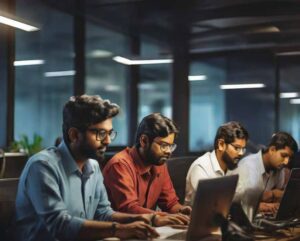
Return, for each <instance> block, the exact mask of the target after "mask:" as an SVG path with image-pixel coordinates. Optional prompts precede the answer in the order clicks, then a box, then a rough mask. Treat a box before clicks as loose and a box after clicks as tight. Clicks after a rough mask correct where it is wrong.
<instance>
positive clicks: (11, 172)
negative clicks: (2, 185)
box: [0, 152, 28, 178]
mask: <svg viewBox="0 0 300 241" xmlns="http://www.w3.org/2000/svg"><path fill="white" fill-rule="evenodd" d="M3 155H4V156H3ZM27 160H28V156H27V155H26V154H24V153H19V152H16V153H10V152H8V153H7V152H6V153H3V152H2V153H0V178H18V177H20V175H21V172H22V170H23V168H24V166H25V164H26V162H27Z"/></svg>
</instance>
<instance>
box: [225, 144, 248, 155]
mask: <svg viewBox="0 0 300 241" xmlns="http://www.w3.org/2000/svg"><path fill="white" fill-rule="evenodd" d="M229 145H231V146H232V147H233V148H234V150H235V151H236V152H237V153H240V152H242V154H244V153H245V152H246V147H240V146H236V145H234V144H232V143H229Z"/></svg>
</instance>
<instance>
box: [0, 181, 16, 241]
mask: <svg viewBox="0 0 300 241" xmlns="http://www.w3.org/2000/svg"><path fill="white" fill-rule="evenodd" d="M18 183H19V178H5V179H0V237H1V241H6V240H7V241H8V240H12V238H11V236H12V230H10V228H11V225H12V222H13V217H14V214H15V201H16V195H17V189H18Z"/></svg>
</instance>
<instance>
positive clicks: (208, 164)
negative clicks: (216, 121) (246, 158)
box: [185, 121, 248, 205]
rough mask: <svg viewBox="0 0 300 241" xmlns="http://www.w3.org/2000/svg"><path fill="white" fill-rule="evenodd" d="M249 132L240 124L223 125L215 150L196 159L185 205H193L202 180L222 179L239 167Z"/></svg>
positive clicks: (188, 184) (217, 137) (187, 182)
mask: <svg viewBox="0 0 300 241" xmlns="http://www.w3.org/2000/svg"><path fill="white" fill-rule="evenodd" d="M247 140H248V132H247V130H246V129H245V128H244V127H243V126H242V125H241V124H240V123H238V122H235V121H231V122H228V123H225V124H223V125H221V126H220V127H219V128H218V130H217V133H216V137H215V141H214V150H213V151H212V152H207V153H205V154H204V155H203V156H201V157H199V158H198V159H196V160H195V161H194V162H193V163H192V165H191V166H190V168H189V171H188V173H187V177H186V189H185V190H186V195H185V204H187V205H192V203H193V199H194V195H195V192H196V190H197V186H198V182H199V180H201V179H206V178H216V177H222V176H225V175H226V174H227V171H228V170H233V169H235V168H236V167H237V163H238V161H239V160H240V159H241V158H242V156H243V154H244V153H245V151H246V149H245V146H246V143H247Z"/></svg>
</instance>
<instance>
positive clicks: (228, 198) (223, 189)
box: [157, 175, 238, 241]
mask: <svg viewBox="0 0 300 241" xmlns="http://www.w3.org/2000/svg"><path fill="white" fill-rule="evenodd" d="M237 181H238V175H232V176H226V177H219V178H213V179H204V180H200V181H199V183H198V187H197V191H196V194H195V198H194V203H193V210H192V214H191V221H190V224H189V226H188V229H187V231H182V230H180V231H179V230H177V229H173V228H171V227H159V228H157V231H158V233H159V234H160V235H161V237H160V239H174V240H188V241H194V240H199V239H203V238H204V239H205V240H221V237H222V236H221V232H220V227H221V226H222V224H223V222H225V220H227V215H228V213H229V209H230V206H231V202H232V198H233V196H234V193H235V189H236V185H237ZM172 230H173V231H174V232H173V233H172ZM166 233H168V235H166ZM212 234H214V235H212Z"/></svg>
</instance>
